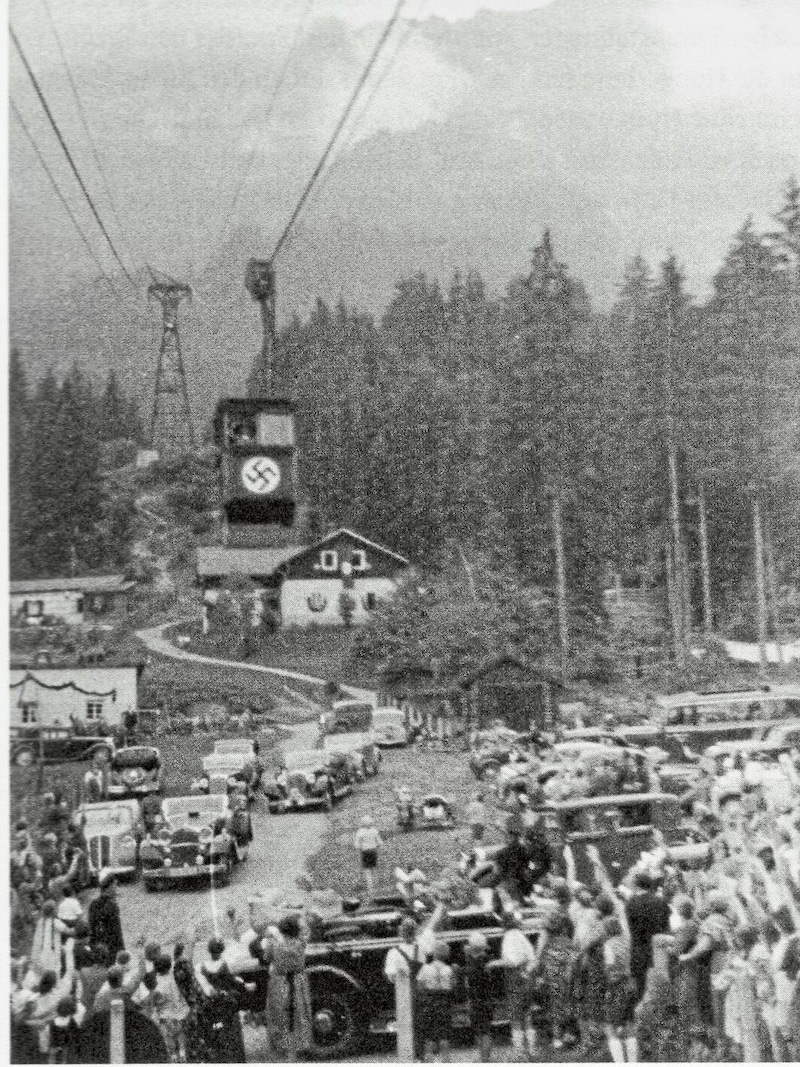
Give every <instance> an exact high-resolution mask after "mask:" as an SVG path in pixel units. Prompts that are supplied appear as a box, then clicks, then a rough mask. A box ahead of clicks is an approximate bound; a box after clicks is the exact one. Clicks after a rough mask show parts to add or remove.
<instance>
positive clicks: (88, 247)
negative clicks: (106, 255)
mask: <svg viewBox="0 0 800 1067" xmlns="http://www.w3.org/2000/svg"><path fill="white" fill-rule="evenodd" d="M10 104H11V110H12V112H13V113H14V118H15V119H16V120H17V122H18V123H19V124H20V126H21V127H22V132H23V133H24V134H25V136H26V137H27V139H28V143H29V144H30V146H31V148H32V149H33V151H34V152H35V153H36V158H37V159H38V160H39V163H40V164H41V166H42V170H43V171H44V172H45V174H46V175H47V177H48V179H49V181H50V184H51V186H52V187H53V190H54V192H55V194H56V196H57V197H58V199H59V200H60V201H61V206H62V207H63V208H64V211H66V213H67V216H68V218H69V220H70V222H71V223H72V225H73V226H74V227H75V230H76V232H77V234H78V236H79V237H80V239H81V240H82V241H83V243H84V245H85V246H86V250H87V252H88V253H89V255H90V256H91V257H92V259H93V260H94V263H95V266H96V267H97V269H98V270H99V271H100V274H101V275H102V277H103V278H105V280H106V281H107V282H108V284H109V285H110V286H111V288H112V289H113V291H114V296H115V297H116V298H117V300H119V292H118V290H117V287H116V286H115V285H114V282H113V281H112V280H111V278H109V277H108V275H107V274H106V272H105V270H104V269H103V265H102V263H101V262H100V260H99V259H98V258H97V256H96V255H95V252H94V249H93V248H92V246H91V245H90V244H89V239H88V238H87V236H86V234H85V233H84V232H83V230H82V229H81V228H80V225H79V224H78V220H77V219H76V218H75V215H74V213H73V211H72V208H71V207H70V206H69V204H68V203H67V201H66V198H65V196H64V194H63V193H62V192H61V190H60V189H59V187H58V183H57V182H56V180H55V178H54V177H53V174H52V172H51V170H50V168H49V167H48V165H47V160H46V159H45V158H44V156H43V155H42V153H41V151H40V150H39V146H38V145H37V143H36V141H35V140H34V137H33V134H32V133H31V131H30V130H29V129H28V126H27V124H26V122H25V120H24V119H23V117H22V114H21V113H20V110H19V108H18V107H17V105H16V104H15V103H14V100H13V99H11V100H10Z"/></svg>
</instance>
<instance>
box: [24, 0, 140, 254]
mask: <svg viewBox="0 0 800 1067" xmlns="http://www.w3.org/2000/svg"><path fill="white" fill-rule="evenodd" d="M42 5H43V7H44V9H45V11H46V12H47V17H48V19H49V21H50V27H51V29H52V31H53V36H54V37H55V40H56V44H57V45H58V51H59V54H60V55H61V61H62V62H63V64H64V70H65V71H66V74H67V81H68V82H69V86H70V89H71V90H72V95H73V97H74V99H75V106H76V108H77V111H78V116H79V117H80V120H81V125H82V126H83V130H84V133H85V134H86V138H87V140H88V142H89V147H90V148H91V150H92V157H93V158H94V163H95V166H96V167H97V172H98V174H99V175H100V180H101V181H102V183H103V189H104V190H105V194H106V199H107V200H108V203H109V205H110V207H111V213H112V215H113V216H114V221H115V222H116V224H117V231H118V232H119V235H120V237H121V238H122V243H123V245H124V246H125V248H126V251H127V254H128V257H129V259H133V258H134V257H133V256H132V255H131V254H130V242H129V241H128V240H127V238H126V236H125V231H124V229H123V227H122V223H121V222H120V218H119V212H118V211H117V205H116V203H115V202H114V197H113V195H112V193H111V187H110V186H109V183H108V179H107V177H106V172H105V169H104V167H103V164H102V163H101V161H100V154H99V152H98V151H97V145H96V143H95V139H94V137H93V136H92V131H91V129H90V127H89V122H88V119H87V118H86V112H85V110H84V107H83V102H82V101H81V97H80V94H79V92H78V86H77V85H76V83H75V78H74V77H73V74H72V68H71V67H70V64H69V61H68V60H67V55H66V51H65V49H64V44H63V42H62V40H61V35H60V34H59V32H58V27H57V26H56V22H55V19H54V18H53V13H52V11H51V9H50V4H49V3H48V0H42Z"/></svg>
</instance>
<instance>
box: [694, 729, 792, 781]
mask: <svg viewBox="0 0 800 1067" xmlns="http://www.w3.org/2000/svg"><path fill="white" fill-rule="evenodd" d="M792 733H793V731H791V730H789V729H788V728H787V729H786V731H785V733H783V732H782V731H776V733H775V734H772V733H771V732H770V733H769V734H768V735H767V736H766V737H765V738H764V740H763V741H718V742H717V743H716V744H715V745H709V747H708V748H707V749H706V750H705V752H704V753H703V759H704V761H708V760H711V761H713V763H714V765H715V768H714V769H715V772H716V773H717V774H721V773H722V772H723V770H724V769H725V767H724V764H725V761H726V760H727V759H728V758H729V757H732V758H733V759H734V760H736V759H740V760H742V761H746V760H748V759H757V760H759V759H763V760H766V761H768V762H777V760H778V757H779V756H782V755H784V754H786V755H789V754H790V753H791V751H792V749H793V748H797V747H798V742H797V741H796V740H795V739H794V738H793V737H792Z"/></svg>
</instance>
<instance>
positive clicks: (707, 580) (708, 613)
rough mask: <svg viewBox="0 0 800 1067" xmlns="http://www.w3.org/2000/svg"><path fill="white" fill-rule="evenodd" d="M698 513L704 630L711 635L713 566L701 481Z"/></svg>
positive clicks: (703, 487) (701, 483) (712, 624)
mask: <svg viewBox="0 0 800 1067" xmlns="http://www.w3.org/2000/svg"><path fill="white" fill-rule="evenodd" d="M697 511H698V515H699V518H700V573H701V575H702V583H703V630H704V631H705V632H706V633H707V634H710V633H711V632H712V630H713V629H714V610H713V608H712V605H711V566H710V564H709V560H708V515H707V513H706V486H705V482H704V481H702V479H701V481H700V483H699V485H698V487H697Z"/></svg>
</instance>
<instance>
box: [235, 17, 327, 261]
mask: <svg viewBox="0 0 800 1067" xmlns="http://www.w3.org/2000/svg"><path fill="white" fill-rule="evenodd" d="M313 5H314V0H306V2H305V5H304V7H303V8H302V9H301V13H300V21H299V22H298V23H297V26H296V28H295V31H294V36H293V37H292V43H291V45H290V46H289V51H288V52H287V53H286V56H285V58H284V61H283V64H282V65H281V69H280V71H279V73H278V77H277V79H276V81H275V84H274V85H273V87H272V92H271V93H270V98H269V102H268V103H267V108H266V112H265V114H264V119H263V128H264V130H266V128H267V127H268V125H269V122H270V119H271V118H272V115H273V113H274V111H275V105H276V104H277V101H278V94H279V93H280V91H281V89H282V88H283V85H284V82H285V81H286V75H287V74H288V73H289V64H290V63H291V61H292V58H293V56H294V54H295V52H296V51H297V45H298V43H299V41H300V36H301V34H302V32H303V28H304V26H305V24H306V21H307V19H308V16H309V13H310V11H311V8H312V7H313ZM262 133H263V131H262ZM260 142H261V137H260V136H258V135H257V136H256V138H255V140H254V141H253V145H252V147H251V149H250V154H249V156H248V158H247V162H246V163H245V165H244V169H243V170H242V173H241V176H240V178H239V183H238V185H237V186H236V191H235V192H234V194H233V200H232V202H231V206H230V208H229V210H228V214H227V216H226V217H225V221H224V222H223V224H222V230H221V232H220V235H219V240H218V241H217V244H218V245H221V244H222V241H223V239H224V238H225V234H226V233H227V232H228V227H229V226H230V224H231V221H232V220H233V217H234V212H235V210H236V205H237V203H238V202H239V197H240V196H241V194H242V189H243V188H244V184H245V182H246V181H247V178H248V175H249V174H250V171H251V170H252V168H253V163H254V161H255V158H256V152H257V150H258V146H259V144H260Z"/></svg>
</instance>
